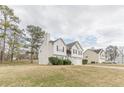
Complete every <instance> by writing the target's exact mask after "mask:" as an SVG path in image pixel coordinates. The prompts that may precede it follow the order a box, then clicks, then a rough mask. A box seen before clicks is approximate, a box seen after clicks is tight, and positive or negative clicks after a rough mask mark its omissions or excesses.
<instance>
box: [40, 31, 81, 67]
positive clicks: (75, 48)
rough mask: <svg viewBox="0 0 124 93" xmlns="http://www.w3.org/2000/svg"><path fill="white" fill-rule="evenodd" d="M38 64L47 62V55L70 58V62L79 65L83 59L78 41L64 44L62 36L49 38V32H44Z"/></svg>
mask: <svg viewBox="0 0 124 93" xmlns="http://www.w3.org/2000/svg"><path fill="white" fill-rule="evenodd" d="M38 57H39V58H38V59H39V64H49V59H48V58H49V57H58V58H61V59H70V60H71V61H72V64H74V65H80V64H82V59H83V49H82V47H81V45H80V44H79V42H78V41H76V42H73V43H69V44H65V42H64V41H63V39H62V38H59V39H57V40H55V41H51V40H50V34H48V33H46V34H45V38H44V42H43V44H42V46H41V47H40V50H39V55H38Z"/></svg>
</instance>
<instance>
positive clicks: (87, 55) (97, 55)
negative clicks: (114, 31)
mask: <svg viewBox="0 0 124 93" xmlns="http://www.w3.org/2000/svg"><path fill="white" fill-rule="evenodd" d="M83 59H87V60H88V63H91V62H96V63H102V62H105V52H104V50H103V49H87V50H86V51H85V52H84V53H83Z"/></svg>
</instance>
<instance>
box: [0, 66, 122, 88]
mask: <svg viewBox="0 0 124 93" xmlns="http://www.w3.org/2000/svg"><path fill="white" fill-rule="evenodd" d="M0 86H11V87H13V86H15V87H19V86H27V87H30V86H34V87H40V86H43V87H73V86H74V87H87V86H89V87H100V86H102V87H108V86H124V70H116V69H106V68H96V67H88V66H72V65H71V66H42V65H37V64H23V65H19V64H16V65H12V64H11V65H5V64H4V65H0Z"/></svg>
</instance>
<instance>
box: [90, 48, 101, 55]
mask: <svg viewBox="0 0 124 93" xmlns="http://www.w3.org/2000/svg"><path fill="white" fill-rule="evenodd" d="M90 50H91V51H94V52H96V53H97V54H99V53H100V51H102V50H103V49H90Z"/></svg>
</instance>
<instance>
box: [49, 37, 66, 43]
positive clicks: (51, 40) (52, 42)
mask: <svg viewBox="0 0 124 93" xmlns="http://www.w3.org/2000/svg"><path fill="white" fill-rule="evenodd" d="M58 40H62V42H63V43H64V44H65V42H64V40H63V39H62V38H58V39H56V40H54V41H52V40H50V41H49V42H50V43H55V42H56V41H58ZM65 45H66V44H65Z"/></svg>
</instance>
